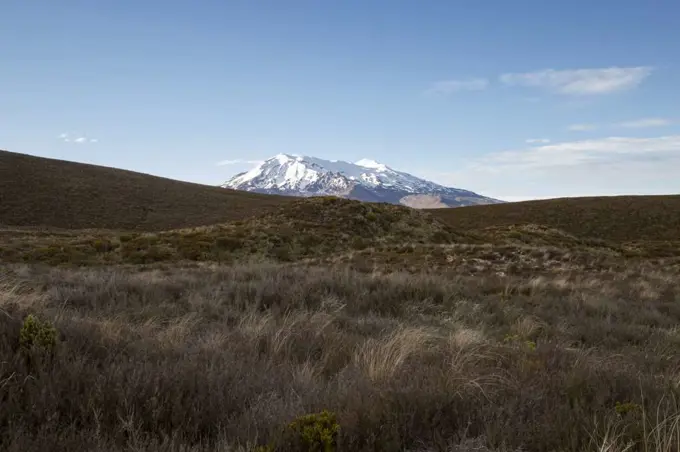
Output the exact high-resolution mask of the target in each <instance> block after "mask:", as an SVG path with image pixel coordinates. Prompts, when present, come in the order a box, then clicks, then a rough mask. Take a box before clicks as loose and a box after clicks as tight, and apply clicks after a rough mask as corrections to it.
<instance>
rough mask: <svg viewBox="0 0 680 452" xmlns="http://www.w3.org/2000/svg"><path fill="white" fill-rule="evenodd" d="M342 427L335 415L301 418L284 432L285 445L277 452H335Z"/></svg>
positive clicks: (324, 413)
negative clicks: (283, 451)
mask: <svg viewBox="0 0 680 452" xmlns="http://www.w3.org/2000/svg"><path fill="white" fill-rule="evenodd" d="M339 431H340V425H338V422H337V421H336V417H335V414H334V413H331V412H329V411H327V410H324V411H322V412H321V413H316V414H308V415H305V416H300V417H298V418H297V419H295V420H294V421H293V422H291V423H290V424H288V426H287V427H286V428H285V430H284V432H283V444H281V447H277V448H276V450H286V451H300V452H303V451H304V452H333V451H335V450H336V446H337V439H338V432H339Z"/></svg>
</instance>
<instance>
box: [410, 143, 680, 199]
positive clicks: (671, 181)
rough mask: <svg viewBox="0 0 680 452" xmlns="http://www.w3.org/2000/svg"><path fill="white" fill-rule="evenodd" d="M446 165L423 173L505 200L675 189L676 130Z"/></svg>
mask: <svg viewBox="0 0 680 452" xmlns="http://www.w3.org/2000/svg"><path fill="white" fill-rule="evenodd" d="M450 165H451V166H452V167H458V168H460V169H457V170H455V171H453V172H448V173H442V172H438V171H437V170H436V169H434V168H433V170H432V171H430V172H428V171H422V173H423V176H424V177H427V178H429V179H431V180H433V181H435V182H438V183H441V184H443V185H448V186H452V187H461V188H464V189H467V190H472V191H475V192H477V193H481V194H483V195H487V196H491V197H493V198H498V199H503V200H508V201H518V200H522V199H541V198H558V197H565V196H603V195H625V194H630V195H634V194H639V195H642V194H647V195H652V194H669V193H680V178H678V177H677V175H678V174H680V135H670V136H658V137H652V138H634V137H605V138H600V139H593V140H578V141H569V142H560V143H554V144H549V145H537V146H527V147H526V148H524V149H519V150H512V151H507V152H500V153H494V154H488V155H486V156H481V157H479V158H477V159H474V160H471V161H468V162H467V163H465V162H455V161H451V162H450ZM446 166H447V165H445V164H443V162H441V163H439V164H438V166H437V167H439V168H443V167H446Z"/></svg>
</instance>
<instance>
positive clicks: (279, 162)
mask: <svg viewBox="0 0 680 452" xmlns="http://www.w3.org/2000/svg"><path fill="white" fill-rule="evenodd" d="M223 187H224V188H231V189H236V190H244V191H250V192H256V193H268V194H280V195H288V196H304V197H308V196H328V195H330V196H339V197H343V198H348V199H356V200H360V201H371V202H388V203H391V204H402V205H406V206H410V207H416V208H438V207H458V206H468V205H477V204H497V203H500V202H501V201H499V200H496V199H492V198H488V197H485V196H482V195H479V194H477V193H474V192H471V191H468V190H463V189H459V188H450V187H444V186H442V185H439V184H436V183H434V182H430V181H427V180H424V179H421V178H418V177H416V176H413V175H411V174H408V173H404V172H401V171H396V170H394V169H392V168H390V167H388V166H386V165H383V164H381V163H378V162H375V161H373V160H368V159H363V160H359V161H358V162H356V163H349V162H343V161H337V160H323V159H319V158H316V157H308V156H295V155H288V154H279V155H276V156H274V157H272V158H270V159H267V160H265V161H264V162H262V163H260V164H259V165H257V166H256V167H255V168H253V169H251V170H250V171H246V172H243V173H240V174H237V175H235V176H234V177H232V178H231V179H230V180H229V181H227V182H226V183H225V184H224V185H223Z"/></svg>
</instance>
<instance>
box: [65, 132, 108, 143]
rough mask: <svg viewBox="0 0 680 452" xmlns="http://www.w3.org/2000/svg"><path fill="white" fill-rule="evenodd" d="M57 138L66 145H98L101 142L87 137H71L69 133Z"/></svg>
mask: <svg viewBox="0 0 680 452" xmlns="http://www.w3.org/2000/svg"><path fill="white" fill-rule="evenodd" d="M57 138H59V139H60V140H61V141H63V142H64V143H77V144H84V143H98V142H99V140H98V139H96V138H87V137H86V136H82V135H69V134H68V133H62V134H60V135H59V136H58V137H57Z"/></svg>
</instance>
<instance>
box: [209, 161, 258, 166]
mask: <svg viewBox="0 0 680 452" xmlns="http://www.w3.org/2000/svg"><path fill="white" fill-rule="evenodd" d="M243 163H245V164H248V165H258V164H260V163H262V160H243V159H234V160H220V161H219V162H217V166H228V165H239V164H243Z"/></svg>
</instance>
